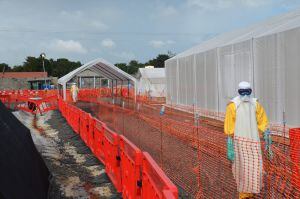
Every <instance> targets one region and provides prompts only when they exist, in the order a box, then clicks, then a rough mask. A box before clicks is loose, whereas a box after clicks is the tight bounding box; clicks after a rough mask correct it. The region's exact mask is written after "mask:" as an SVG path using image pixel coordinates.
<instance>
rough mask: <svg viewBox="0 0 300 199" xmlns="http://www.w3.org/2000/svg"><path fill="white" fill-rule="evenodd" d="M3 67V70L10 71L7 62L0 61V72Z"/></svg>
mask: <svg viewBox="0 0 300 199" xmlns="http://www.w3.org/2000/svg"><path fill="white" fill-rule="evenodd" d="M3 69H4V72H8V71H11V67H9V66H8V65H7V64H5V63H0V72H1V73H2V72H3Z"/></svg>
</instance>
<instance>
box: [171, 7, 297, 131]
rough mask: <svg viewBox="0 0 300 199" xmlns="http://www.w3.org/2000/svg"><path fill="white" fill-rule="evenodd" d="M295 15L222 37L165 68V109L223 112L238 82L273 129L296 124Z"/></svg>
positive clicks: (177, 58)
mask: <svg viewBox="0 0 300 199" xmlns="http://www.w3.org/2000/svg"><path fill="white" fill-rule="evenodd" d="M299 65H300V10H296V11H293V12H290V13H287V14H284V15H281V16H277V17H274V18H272V19H270V20H267V21H265V22H262V23H259V24H257V25H253V26H250V27H248V28H244V29H241V30H237V31H234V32H231V33H225V34H223V35H220V36H217V37H216V38H213V39H211V40H209V41H206V42H204V43H202V44H200V45H198V46H196V47H193V48H191V49H189V50H186V51H184V52H183V53H180V54H178V55H177V56H175V57H173V58H171V59H169V60H167V61H166V62H165V67H166V79H167V80H166V81H167V83H166V85H167V103H175V104H182V105H192V104H194V105H195V106H196V107H198V108H202V109H208V110H211V111H216V112H224V111H225V108H226V104H227V103H228V101H229V100H230V99H231V98H232V97H234V96H235V95H237V85H238V83H239V82H240V81H243V80H245V81H249V82H251V84H252V85H253V90H254V96H255V97H257V98H259V100H260V102H261V103H262V104H263V105H264V107H265V108H266V111H267V113H268V115H269V118H270V120H271V121H272V122H273V123H279V124H282V123H283V121H284V120H286V121H287V124H288V125H291V126H297V125H299V124H300V103H299V102H300V86H299V85H300V78H299V76H300V67H299Z"/></svg>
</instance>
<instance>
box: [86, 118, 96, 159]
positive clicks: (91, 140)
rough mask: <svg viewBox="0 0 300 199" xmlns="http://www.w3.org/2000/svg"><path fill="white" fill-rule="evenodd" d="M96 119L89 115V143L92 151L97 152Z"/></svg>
mask: <svg viewBox="0 0 300 199" xmlns="http://www.w3.org/2000/svg"><path fill="white" fill-rule="evenodd" d="M94 129H95V119H94V118H93V117H92V116H91V115H89V131H88V132H87V145H88V146H89V147H90V149H91V151H92V152H93V153H94V154H95V144H94V143H95V136H94V133H95V132H94Z"/></svg>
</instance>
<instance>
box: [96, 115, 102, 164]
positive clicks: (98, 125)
mask: <svg viewBox="0 0 300 199" xmlns="http://www.w3.org/2000/svg"><path fill="white" fill-rule="evenodd" d="M104 126H105V124H104V123H103V122H101V121H99V120H97V119H95V128H94V138H95V140H94V148H95V150H94V154H95V156H96V157H97V158H98V159H99V160H100V161H101V162H102V163H103V164H105V157H104V150H105V149H104V140H103V139H104V135H103V134H104Z"/></svg>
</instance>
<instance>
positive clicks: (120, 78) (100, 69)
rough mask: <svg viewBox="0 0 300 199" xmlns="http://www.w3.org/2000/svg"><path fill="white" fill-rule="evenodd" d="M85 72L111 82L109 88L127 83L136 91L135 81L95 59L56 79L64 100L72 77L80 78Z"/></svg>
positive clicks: (110, 65)
mask: <svg viewBox="0 0 300 199" xmlns="http://www.w3.org/2000/svg"><path fill="white" fill-rule="evenodd" d="M85 71H92V72H94V73H95V74H98V75H99V76H101V77H104V78H106V79H109V80H110V82H111V86H112V88H113V86H114V84H115V86H117V85H118V84H122V85H123V84H124V83H126V82H128V84H127V85H129V84H133V85H134V88H135V91H136V79H135V78H134V77H132V76H131V75H129V74H127V73H126V72H124V71H122V70H121V69H119V68H118V67H116V66H115V65H113V64H111V63H109V62H107V61H106V60H104V59H95V60H93V61H91V62H88V63H86V64H84V65H83V66H81V67H79V68H77V69H75V70H73V71H71V72H70V73H68V74H66V75H65V76H63V77H61V78H60V79H58V84H59V85H61V87H62V89H63V97H64V99H66V89H67V83H68V82H69V81H70V80H71V79H72V78H74V77H76V76H80V75H81V74H82V73H84V72H85Z"/></svg>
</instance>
